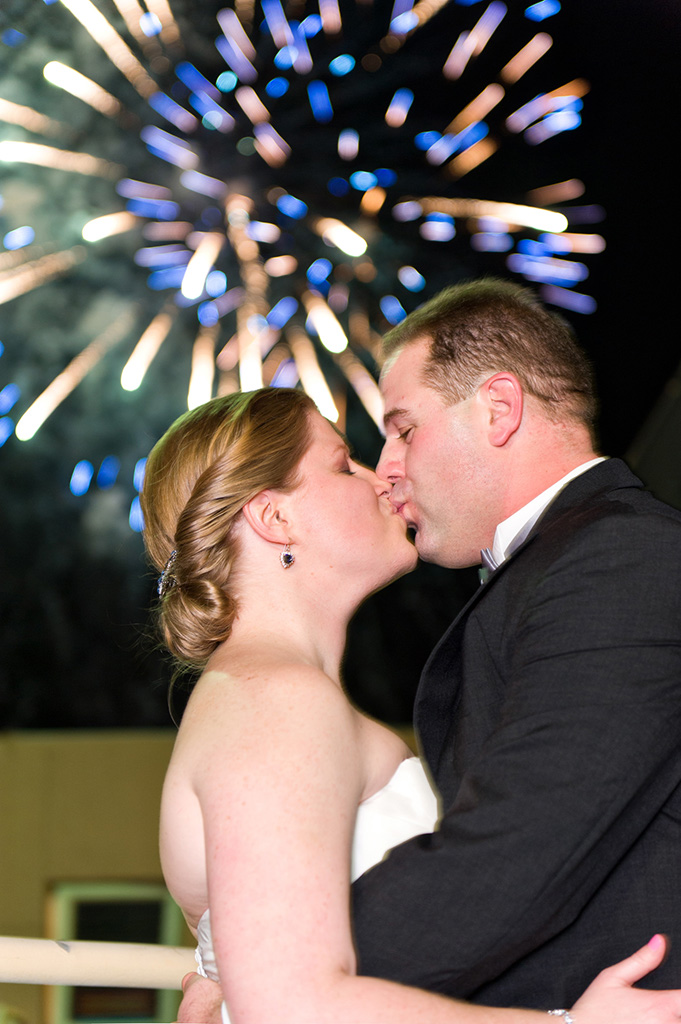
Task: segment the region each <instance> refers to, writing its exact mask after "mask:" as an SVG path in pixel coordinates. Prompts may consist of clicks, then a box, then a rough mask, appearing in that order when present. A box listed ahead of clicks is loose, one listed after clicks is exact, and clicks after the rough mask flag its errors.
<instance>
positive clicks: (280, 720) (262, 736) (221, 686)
mask: <svg viewBox="0 0 681 1024" xmlns="http://www.w3.org/2000/svg"><path fill="white" fill-rule="evenodd" d="M360 718H361V716H360V713H359V712H358V711H356V710H355V709H354V708H353V707H352V705H351V704H350V702H349V701H348V700H347V698H346V696H345V694H344V693H343V690H342V688H341V687H340V685H338V684H337V683H336V682H335V681H334V680H332V679H331V678H330V677H329V676H327V675H326V674H325V673H324V672H323V671H322V670H321V669H319V668H317V667H315V666H312V665H308V664H304V663H300V662H295V661H285V660H281V659H280V660H277V659H274V658H270V657H268V656H267V655H264V656H263V657H260V658H257V659H256V658H251V659H249V660H248V661H247V662H239V661H237V660H235V661H234V662H233V663H232V664H230V665H229V666H227V665H221V666H218V667H209V668H208V670H207V671H206V672H204V674H203V675H202V676H201V677H200V679H199V680H198V682H197V684H196V686H195V688H194V691H193V693H192V695H191V697H190V699H189V702H188V704H187V708H186V711H185V713H184V716H183V719H182V724H181V727H180V732H179V735H178V741H177V745H176V747H177V749H178V752H179V751H180V750H183V749H184V750H185V751H186V752H189V750H190V749H191V750H196V751H203V754H202V759H204V758H205V754H206V751H207V750H208V749H210V748H211V746H213V745H214V746H216V747H218V748H219V749H220V750H225V749H226V748H227V749H231V750H236V749H240V750H244V749H245V748H247V747H249V746H252V745H253V744H257V745H260V744H261V743H262V742H263V741H266V742H268V743H272V744H274V745H277V746H278V745H280V744H282V743H298V744H300V743H302V742H305V741H306V739H308V738H314V737H320V736H322V735H327V736H328V734H333V735H334V736H341V737H342V738H343V739H344V741H345V742H348V741H350V740H353V734H355V735H354V742H360V739H361V722H360Z"/></svg>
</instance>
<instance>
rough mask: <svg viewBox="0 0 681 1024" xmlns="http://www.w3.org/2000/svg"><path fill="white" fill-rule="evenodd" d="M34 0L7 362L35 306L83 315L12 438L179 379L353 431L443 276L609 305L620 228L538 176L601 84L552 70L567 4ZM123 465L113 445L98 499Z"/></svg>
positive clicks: (26, 34) (11, 409)
mask: <svg viewBox="0 0 681 1024" xmlns="http://www.w3.org/2000/svg"><path fill="white" fill-rule="evenodd" d="M32 4H33V5H32V8H31V10H30V12H29V13H25V12H24V13H23V14H22V15H21V17H19V15H18V13H17V14H16V16H15V15H14V12H13V11H12V10H11V7H10V9H8V11H7V13H6V14H5V16H4V17H5V24H4V25H3V27H2V30H3V35H2V41H3V43H4V45H5V47H6V50H7V53H8V54H9V57H10V60H9V61H8V62H7V67H8V72H7V75H6V76H5V78H4V79H0V122H4V124H3V133H2V136H1V137H0V138H1V141H0V167H1V168H2V172H3V179H4V182H3V185H2V189H1V191H2V193H3V195H4V207H3V209H2V211H1V212H0V216H2V217H4V221H5V224H4V232H3V234H4V245H5V251H4V252H1V253H0V303H10V302H11V303H12V305H11V306H8V307H6V308H7V309H9V310H13V309H18V310H20V312H19V314H17V315H16V316H14V318H12V316H11V314H10V316H9V317H8V323H9V325H10V331H9V335H8V336H7V339H6V342H5V344H6V345H7V347H8V352H9V346H10V344H16V345H17V346H18V345H19V344H20V340H21V337H22V334H23V336H26V337H27V336H28V335H29V334H30V333H31V332H30V330H29V328H28V323H29V317H30V315H31V314H30V312H24V310H25V309H28V310H32V311H33V313H34V314H35V315H36V320H37V322H38V323H40V321H41V316H42V318H43V321H44V319H45V317H46V316H47V317H48V318H49V317H52V318H54V321H55V323H57V324H58V323H59V322H60V317H61V318H63V320H64V326H63V327H62V328H57V330H56V336H55V337H53V338H52V340H51V341H50V340H45V336H44V330H43V331H42V332H41V334H42V338H43V347H42V349H41V352H40V354H39V355H38V357H37V359H38V362H39V364H42V367H41V366H39V370H38V372H36V370H35V368H34V370H33V372H32V374H31V379H30V382H29V387H28V388H27V387H26V386H25V385H23V386H22V385H20V384H19V383H15V382H9V383H7V384H6V385H5V387H4V390H2V391H0V402H1V403H3V405H2V407H1V408H0V416H1V417H2V418H0V441H2V442H3V443H4V441H5V440H7V439H8V438H10V437H11V435H12V434H13V433H14V434H15V435H16V439H18V440H21V441H30V439H31V438H32V437H34V436H35V434H36V432H37V431H38V430H39V429H40V427H41V426H42V425H43V424H44V423H45V421H46V420H47V419H48V417H49V416H50V415H51V414H52V413H53V412H54V411H55V410H56V409H57V408H58V407H59V405H60V404H61V403H62V402H63V401H64V400H65V399H66V398H67V397H68V396H69V395H71V394H72V392H73V390H74V389H75V388H76V387H77V386H78V385H79V384H81V382H83V381H84V380H85V378H88V380H90V379H93V380H95V381H99V382H100V384H101V381H102V380H104V379H106V380H107V381H108V380H109V379H111V378H112V377H115V378H116V380H118V379H120V387H119V389H118V394H119V396H125V395H128V396H135V395H137V396H138V397H137V403H138V407H137V408H138V411H137V416H139V417H142V418H143V416H144V408H145V404H146V403H148V401H149V397H150V393H151V390H152V389H153V390H158V389H159V388H161V387H163V388H166V387H167V386H168V384H167V382H168V376H169V375H170V376H171V377H172V379H173V380H175V379H179V378H183V379H184V382H185V391H186V394H187V404H188V405H189V406H190V407H192V406H195V405H197V404H200V403H201V402H203V401H205V400H207V399H208V398H209V397H210V396H211V395H212V394H215V393H216V392H217V393H226V392H228V391H232V390H235V389H238V388H242V389H251V388H255V387H258V386H260V385H262V384H263V383H265V384H270V383H274V384H287V385H295V384H297V383H298V382H300V383H301V384H302V386H303V387H304V388H305V389H306V390H307V391H308V392H309V393H310V394H311V395H312V396H313V397H314V398H315V400H316V402H317V404H318V405H319V407H320V409H321V410H322V412H323V413H324V414H325V415H327V416H329V417H330V418H331V419H334V420H336V421H339V422H340V423H341V425H344V423H345V419H346V412H347V408H348V403H349V404H350V406H352V405H353V404H354V406H356V407H357V408H363V409H364V410H365V411H366V413H368V415H369V417H370V418H371V420H373V422H374V423H375V424H376V425H377V426H378V427H379V428H380V422H381V413H382V409H381V402H380V396H379V394H378V390H377V387H376V383H375V379H376V373H377V338H378V337H379V336H380V333H381V332H383V331H384V330H385V329H386V327H388V326H390V325H391V324H394V323H396V322H398V321H399V320H400V319H401V318H402V317H403V316H404V315H406V313H407V312H409V311H410V310H411V309H412V308H414V307H415V306H416V305H417V304H418V303H419V302H421V301H422V300H423V299H424V297H426V296H428V295H429V294H432V293H433V292H434V291H436V290H437V289H439V288H440V287H442V286H443V285H445V284H447V283H451V282H452V280H455V279H457V278H458V277H462V276H471V275H472V274H475V273H479V272H482V271H493V272H497V273H498V272H501V273H506V274H517V275H520V276H522V277H524V278H526V279H528V280H530V281H532V282H536V283H538V284H540V285H541V288H542V291H543V295H544V298H545V299H547V300H548V301H549V302H553V303H555V304H558V305H561V306H565V307H567V308H569V309H572V310H575V311H578V312H585V313H586V312H590V311H591V310H592V309H593V308H594V306H595V304H594V301H593V299H592V298H591V297H590V296H589V295H587V294H585V293H584V292H583V291H582V282H583V281H584V280H585V278H586V277H587V276H588V268H587V263H586V262H585V259H589V258H591V256H592V255H593V254H595V253H597V252H598V251H600V250H601V249H602V248H603V244H604V243H603V240H602V238H601V237H600V236H599V235H596V234H594V233H592V231H591V230H590V229H589V227H588V226H587V228H586V229H585V228H584V227H581V228H580V226H579V225H580V224H584V222H585V220H586V221H588V220H589V219H590V218H593V217H594V216H595V215H596V214H595V213H594V210H593V208H588V207H584V206H583V205H580V206H577V205H576V203H575V201H576V200H580V197H581V195H582V193H583V191H584V186H583V185H582V183H581V182H580V181H579V180H578V179H575V178H573V177H572V176H571V175H570V174H569V173H568V174H560V173H559V174H558V175H556V176H554V177H547V178H542V177H541V176H539V175H538V173H537V172H536V171H535V173H534V174H533V175H532V178H531V179H530V181H529V182H528V181H527V178H526V179H525V181H524V182H523V184H522V185H521V184H520V181H521V179H522V178H523V175H526V174H527V169H528V167H533V166H534V163H536V160H535V157H534V154H536V153H537V152H538V147H539V146H540V144H541V145H542V150H544V149H546V148H547V147H546V146H545V145H543V144H545V143H547V142H548V140H551V139H555V138H556V137H560V138H561V139H562V137H563V135H564V133H567V132H569V131H570V130H572V129H574V128H576V127H577V126H578V125H579V122H580V110H581V105H582V98H583V96H584V95H585V93H586V92H587V91H588V86H587V84H586V83H585V82H584V81H582V80H580V79H575V78H567V79H566V80H565V81H560V80H558V81H551V82H548V83H547V82H545V81H544V82H543V86H544V88H543V89H542V88H541V86H540V85H539V83H540V80H541V79H542V78H544V79H545V78H546V75H545V74H544V69H543V65H542V58H543V57H544V56H545V54H546V53H548V52H549V50H551V48H552V44H553V40H552V37H551V35H550V34H549V32H548V31H547V26H546V24H544V20H545V19H547V18H549V17H550V16H551V15H553V14H556V13H557V11H558V10H559V5H558V4H557V3H555V2H550V0H543V2H542V3H538V4H534V5H532V6H531V7H527V6H526V5H525V4H516V3H513V2H510V3H509V4H508V6H507V5H505V4H504V3H501V2H499V0H492V2H489V3H484V2H483V3H477V4H474V3H458V4H457V3H454V0H449V3H443V2H437V0H419V2H417V3H416V4H415V5H414V4H412V2H411V0H395V3H394V4H393V3H392V2H391V3H384V2H378V0H377V2H375V3H367V2H361V0H357V2H354V0H352V2H349V3H347V4H346V3H339V2H338V0H320V2H319V4H318V5H317V4H315V5H313V4H311V3H308V2H304V0H299V2H295V0H291V2H289V3H288V4H287V5H286V6H285V7H282V5H281V4H280V2H279V0H262V2H261V3H260V2H259V3H257V4H255V3H248V2H241V0H239V2H237V3H236V4H235V6H234V7H233V8H230V7H225V8H222V7H220V6H218V5H211V4H205V3H204V4H201V5H196V4H194V5H189V4H184V3H181V2H179V0H175V2H172V0H171V2H170V3H168V2H167V0H147V3H146V5H145V6H142V5H141V4H140V3H138V0H97V2H96V3H94V2H92V0H60V2H53V3H43V2H42V0H32ZM197 6H198V7H199V8H200V9H199V10H198V11H197V10H196V8H197ZM557 22H558V19H556V24H557ZM560 144H561V143H560V142H559V145H560ZM549 145H555V143H549ZM562 152H563V151H561V154H562ZM567 152H569V148H568V149H567ZM560 159H561V157H560V155H559V159H558V161H557V163H558V165H560ZM533 161H534V163H533ZM560 169H561V170H562V168H560ZM558 178H560V179H562V180H560V181H557V179H558ZM528 186H531V187H532V190H531V191H529V192H528ZM580 202H581V200H580ZM41 294H44V295H46V296H49V299H46V300H45V301H44V303H43V304H42V306H40V303H39V302H37V301H36V297H37V296H39V295H41ZM76 297H77V298H76ZM81 305H82V308H79V306H81ZM38 310H42V312H38ZM69 312H70V313H71V314H72V317H73V319H72V320H71V322H70V324H67V320H68V314H69ZM69 333H70V334H71V335H73V336H74V337H75V338H76V339H80V341H81V342H82V343H81V344H80V345H79V347H78V348H77V349H76V350H75V351H74V350H73V341H71V343H70V347H69V345H68V344H66V343H65V342H64V338H65V337H66V335H67V334H69ZM60 338H61V339H62V343H61V344H60V343H59V339H60ZM66 353H69V358H65V355H66ZM17 361H18V360H17ZM50 366H54V367H58V370H57V372H55V373H53V374H52V375H51V379H50V375H49V369H50ZM43 373H44V376H43ZM24 376H26V375H24ZM40 377H43V384H42V389H41V388H37V389H36V388H35V381H36V380H38V379H39V378H40ZM187 382H188V383H187ZM31 387H33V392H31V390H30V388H31ZM95 388H96V384H95ZM123 401H125V402H127V403H128V404H127V405H126V406H125V408H126V409H131V408H132V406H131V405H130V404H129V403H130V402H132V401H133V399H132V398H130V397H128V398H127V399H125V398H124V399H123ZM360 403H361V406H360ZM95 404H96V399H94V398H93V399H92V400H91V402H90V409H91V410H92V407H93V406H94V405H95ZM16 410H19V413H20V415H19V417H18V419H17V420H16V423H15V420H14V418H13V417H14V414H15V411H16ZM179 411H181V410H180V408H175V409H172V410H171V411H170V414H169V415H168V412H167V408H166V413H165V414H164V415H165V420H166V421H167V419H168V418H170V417H171V416H172V415H173V414H174V413H177V412H179ZM10 413H11V414H12V415H10ZM90 414H91V415H92V411H91V413H90ZM154 432H155V426H152V425H151V424H146V429H144V430H142V434H143V435H144V436H146V435H150V436H153V434H154ZM139 454H140V456H143V454H144V452H143V451H142V452H140V453H139ZM107 459H108V460H109V461H108V462H107ZM94 461H95V460H89V459H87V458H84V459H82V460H79V463H78V467H77V471H78V472H77V473H75V474H74V475H73V476H72V480H71V486H72V490H73V491H74V493H81V494H82V493H85V492H86V491H87V490H88V488H89V486H90V482H91V480H92V479H93V476H94V474H95V470H94V468H93V463H94ZM118 465H119V463H118V460H117V458H116V457H113V456H107V458H104V459H102V461H101V465H100V469H99V473H98V474H97V479H98V480H99V483H100V487H106V486H110V482H111V481H112V480H115V478H116V473H117V472H118V469H117V466H118ZM139 477H140V469H139V467H138V470H137V476H136V477H135V479H136V481H137V485H138V484H139ZM135 508H136V505H135V503H134V502H133V516H132V520H131V523H132V525H133V526H135V527H138V526H139V519H138V518H136V514H135Z"/></svg>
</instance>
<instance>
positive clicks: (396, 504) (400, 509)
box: [390, 499, 418, 530]
mask: <svg viewBox="0 0 681 1024" xmlns="http://www.w3.org/2000/svg"><path fill="white" fill-rule="evenodd" d="M390 504H391V505H392V507H393V509H394V510H395V512H396V513H397V515H399V516H401V518H402V519H404V521H405V523H406V524H407V527H408V528H409V529H410V530H417V529H418V527H417V525H416V523H415V522H414V520H413V519H411V518H410V517H409V516H408V515H407V512H406V505H407V503H406V501H394V500H392V499H391V502H390Z"/></svg>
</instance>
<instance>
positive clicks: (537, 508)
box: [492, 456, 606, 565]
mask: <svg viewBox="0 0 681 1024" xmlns="http://www.w3.org/2000/svg"><path fill="white" fill-rule="evenodd" d="M605 459H606V457H605V456H600V457H599V458H597V459H591V460H590V461H589V462H584V463H582V465H581V466H577V467H576V468H575V469H572V470H570V472H569V473H566V474H565V476H564V477H561V479H560V480H558V481H556V483H555V484H551V486H550V487H547V488H546V490H545V491H542V492H541V494H538V495H537V497H536V498H533V499H532V501H528V503H527V505H523V507H522V508H519V509H518V511H517V512H514V513H513V515H512V516H509V517H508V519H504V521H503V522H501V523H499V525H498V526H497V528H496V531H495V534H494V543H493V545H492V558H493V559H494V561H495V562H496V564H497V565H501V563H502V562H504V561H505V560H506V559H507V558H508V556H509V554H510V553H511V552H512V551H513V550H515V548H516V547H517V546H518V544H517V543H516V544H514V541H515V540H516V538H517V537H518V536H519V535H520V534H521V533H522V534H523V538H522V539H523V540H524V539H525V537H526V536H527V535H528V533H529V532H530V530H531V529H532V527H533V526H534V524H535V523H536V522H537V520H538V519H539V517H540V515H541V514H542V512H543V511H544V509H546V508H547V507H548V506H549V505H550V504H551V502H552V501H553V499H554V498H555V497H556V496H557V495H558V494H560V492H561V491H562V490H563V488H564V487H565V486H566V485H567V484H569V483H570V481H571V480H574V479H575V477H577V476H580V475H581V474H582V473H586V471H587V469H591V467H592V466H596V465H597V464H598V463H599V462H605Z"/></svg>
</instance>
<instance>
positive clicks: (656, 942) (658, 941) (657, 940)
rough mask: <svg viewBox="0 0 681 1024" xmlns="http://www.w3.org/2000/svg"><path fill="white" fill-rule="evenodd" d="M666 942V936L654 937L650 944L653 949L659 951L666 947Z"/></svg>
mask: <svg viewBox="0 0 681 1024" xmlns="http://www.w3.org/2000/svg"><path fill="white" fill-rule="evenodd" d="M664 944H665V940H664V935H659V934H658V935H653V937H652V939H651V940H650V942H649V943H648V945H649V946H650V948H651V949H654V950H655V951H657V950H658V949H659V948H660V947H661V946H664Z"/></svg>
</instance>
